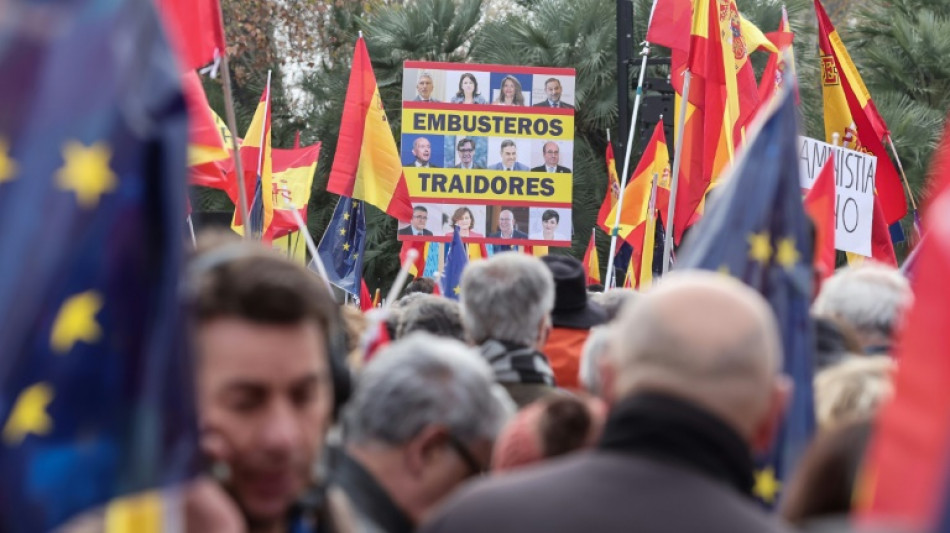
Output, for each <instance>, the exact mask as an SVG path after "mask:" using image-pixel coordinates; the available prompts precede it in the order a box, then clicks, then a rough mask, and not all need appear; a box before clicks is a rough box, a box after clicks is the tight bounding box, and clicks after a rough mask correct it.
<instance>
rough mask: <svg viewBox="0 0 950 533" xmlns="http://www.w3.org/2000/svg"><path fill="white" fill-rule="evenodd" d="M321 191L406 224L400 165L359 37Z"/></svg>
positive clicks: (408, 215)
mask: <svg viewBox="0 0 950 533" xmlns="http://www.w3.org/2000/svg"><path fill="white" fill-rule="evenodd" d="M327 190H328V191H330V192H332V193H336V194H339V195H342V196H347V197H351V198H356V199H358V200H363V201H365V202H367V203H370V204H372V205H375V206H376V207H378V208H380V209H382V210H383V211H385V212H386V213H387V214H389V215H391V216H393V217H395V218H396V219H398V220H400V221H404V222H408V221H409V220H411V219H412V204H411V203H410V202H409V189H408V188H407V187H406V179H405V177H404V176H403V173H402V161H400V159H399V152H398V150H396V140H395V139H394V138H393V133H392V130H390V129H389V120H388V119H387V118H386V111H385V110H384V109H383V101H382V99H381V98H380V97H379V88H378V86H377V85H376V75H375V74H373V67H372V65H371V64H370V59H369V52H367V50H366V42H365V41H364V40H363V37H362V36H361V37H360V38H359V39H357V41H356V51H355V52H354V54H353V66H352V70H351V71H350V83H349V86H348V87H347V90H346V100H345V101H344V103H343V119H342V120H341V122H340V136H339V139H338V140H337V145H336V155H335V156H334V158H333V167H332V168H331V169H330V178H329V181H328V182H327Z"/></svg>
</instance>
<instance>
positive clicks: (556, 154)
mask: <svg viewBox="0 0 950 533" xmlns="http://www.w3.org/2000/svg"><path fill="white" fill-rule="evenodd" d="M541 153H542V155H543V156H544V164H543V165H541V166H537V167H534V168H532V169H531V172H556V173H559V174H566V173H569V172H570V171H571V169H569V168H567V167H565V166H562V165H559V164H558V162H559V161H560V160H561V147H560V146H558V144H557V143H556V142H554V141H548V142H546V143H544V146H543V147H542V148H541Z"/></svg>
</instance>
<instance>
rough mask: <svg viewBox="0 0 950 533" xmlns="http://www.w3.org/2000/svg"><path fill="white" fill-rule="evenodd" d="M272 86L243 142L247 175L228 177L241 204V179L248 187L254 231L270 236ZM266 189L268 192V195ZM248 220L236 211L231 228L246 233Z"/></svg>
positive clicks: (233, 197)
mask: <svg viewBox="0 0 950 533" xmlns="http://www.w3.org/2000/svg"><path fill="white" fill-rule="evenodd" d="M270 112H271V110H270V86H269V84H268V87H267V88H266V89H264V94H262V95H261V101H260V103H259V104H258V105H257V111H255V112H254V118H252V119H251V124H250V125H249V126H248V127H247V133H246V134H245V135H244V142H243V143H242V144H241V149H240V154H241V163H242V166H243V169H244V176H243V179H241V180H237V179H235V180H228V196H230V197H231V201H233V202H234V203H235V205H237V203H238V202H237V198H238V189H237V187H238V181H240V182H241V184H242V185H243V187H244V190H245V191H246V193H247V198H248V204H249V205H248V211H249V213H248V217H249V218H250V225H251V227H252V232H254V233H259V234H260V235H261V236H266V235H267V231H268V228H269V227H270V224H271V221H272V220H273V218H274V203H273V196H272V195H271V190H272V189H273V161H272V160H271V140H270V139H271V131H270ZM264 191H267V193H266V194H265V193H264ZM244 226H245V225H244V221H243V220H242V219H241V211H240V209H235V210H234V219H233V221H232V222H231V229H233V230H234V231H236V232H238V233H240V234H242V235H243V234H244Z"/></svg>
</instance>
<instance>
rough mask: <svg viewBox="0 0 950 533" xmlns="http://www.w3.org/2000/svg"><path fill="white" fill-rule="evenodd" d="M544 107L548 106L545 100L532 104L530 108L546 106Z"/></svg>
mask: <svg viewBox="0 0 950 533" xmlns="http://www.w3.org/2000/svg"><path fill="white" fill-rule="evenodd" d="M546 105H548V101H547V100H541V101H540V102H538V103H536V104H534V105H533V106H532V107H544V106H546Z"/></svg>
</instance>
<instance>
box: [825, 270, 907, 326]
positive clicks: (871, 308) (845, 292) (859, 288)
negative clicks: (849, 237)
mask: <svg viewBox="0 0 950 533" xmlns="http://www.w3.org/2000/svg"><path fill="white" fill-rule="evenodd" d="M912 299H913V293H912V292H911V290H910V283H908V282H907V279H906V278H904V276H902V275H901V274H900V272H899V271H898V270H897V269H895V268H891V267H888V266H885V265H882V264H879V263H868V264H863V265H860V266H849V267H845V268H842V269H840V270H838V271H837V272H836V273H835V275H833V276H831V277H830V278H828V281H826V282H825V283H824V285H823V286H822V288H821V292H820V293H819V294H818V297H817V298H816V299H815V303H814V305H813V306H812V311H813V312H814V313H815V314H816V315H819V316H827V317H833V318H838V319H841V320H844V321H845V322H847V323H848V324H850V325H851V326H853V327H854V329H855V330H856V331H857V332H858V333H860V334H862V335H868V334H875V333H876V334H879V335H882V336H884V337H885V338H888V339H890V338H891V336H892V334H893V332H894V330H895V329H896V327H897V325H898V321H899V320H900V318H901V315H902V313H903V312H904V310H905V309H907V308H908V307H909V305H910V303H911V300H912Z"/></svg>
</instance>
